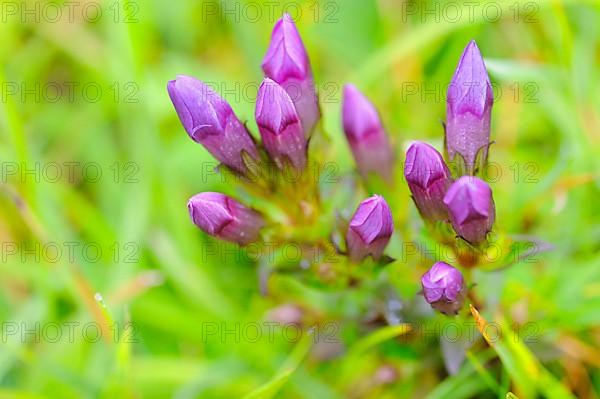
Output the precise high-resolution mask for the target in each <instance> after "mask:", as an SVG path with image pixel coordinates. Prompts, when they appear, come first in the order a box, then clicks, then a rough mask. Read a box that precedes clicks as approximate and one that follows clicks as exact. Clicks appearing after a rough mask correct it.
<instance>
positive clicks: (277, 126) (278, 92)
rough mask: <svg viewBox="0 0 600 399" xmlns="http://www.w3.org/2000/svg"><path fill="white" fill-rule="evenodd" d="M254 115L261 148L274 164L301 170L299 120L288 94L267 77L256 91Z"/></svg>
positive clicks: (303, 142)
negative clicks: (260, 139)
mask: <svg viewBox="0 0 600 399" xmlns="http://www.w3.org/2000/svg"><path fill="white" fill-rule="evenodd" d="M255 116H256V123H257V125H258V130H259V131H260V136H261V137H262V142H263V145H264V147H265V149H266V150H267V152H268V153H269V155H270V156H271V158H272V159H273V160H274V161H275V163H276V164H277V165H278V166H279V167H280V168H282V169H283V168H284V167H285V166H286V164H287V163H290V164H291V165H292V166H294V167H295V168H296V169H299V170H302V169H304V167H305V166H306V151H307V141H306V138H305V137H304V133H303V131H302V123H301V122H300V117H299V115H298V113H297V112H296V108H295V107H294V103H293V102H292V99H291V98H290V96H289V95H288V94H287V92H286V91H285V90H284V89H283V88H282V87H281V86H280V85H279V84H277V83H275V82H274V81H273V80H271V79H269V78H265V80H264V81H263V82H262V84H261V85H260V88H259V89H258V96H257V98H256V112H255Z"/></svg>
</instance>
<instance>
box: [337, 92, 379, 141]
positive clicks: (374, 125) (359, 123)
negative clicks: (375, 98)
mask: <svg viewBox="0 0 600 399" xmlns="http://www.w3.org/2000/svg"><path fill="white" fill-rule="evenodd" d="M342 122H343V125H344V131H345V132H346V136H347V137H348V140H354V141H361V140H365V139H366V138H367V137H368V136H369V135H370V134H378V133H379V132H380V131H381V130H382V125H381V120H380V119H379V114H378V113H377V110H376V109H375V107H374V106H373V104H372V103H371V102H370V101H369V99H367V97H365V95H364V94H362V93H361V92H360V91H359V90H358V89H357V88H356V86H354V85H352V84H347V85H346V86H344V97H343V104H342Z"/></svg>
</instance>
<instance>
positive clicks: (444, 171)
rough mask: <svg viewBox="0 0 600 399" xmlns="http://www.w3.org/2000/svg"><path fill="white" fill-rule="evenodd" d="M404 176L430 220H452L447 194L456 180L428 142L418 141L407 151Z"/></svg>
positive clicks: (422, 213) (426, 218)
mask: <svg viewBox="0 0 600 399" xmlns="http://www.w3.org/2000/svg"><path fill="white" fill-rule="evenodd" d="M404 177H405V178H406V182H407V183H408V187H409V188H410V192H411V193H412V197H413V200H414V201H415V205H416V206H417V208H418V209H419V212H420V213H421V216H422V217H423V219H425V220H427V221H429V222H435V221H445V220H448V212H447V211H446V205H444V195H445V194H446V190H447V189H448V187H450V184H451V183H452V178H451V176H450V170H448V167H447V166H446V164H445V163H444V159H443V158H442V155H441V154H440V153H439V152H437V150H436V149H435V148H433V147H432V146H430V145H429V144H427V143H423V142H421V141H416V142H414V143H413V144H411V145H410V147H409V148H408V151H407V152H406V161H405V162H404Z"/></svg>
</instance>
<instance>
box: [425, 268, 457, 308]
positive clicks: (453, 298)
mask: <svg viewBox="0 0 600 399" xmlns="http://www.w3.org/2000/svg"><path fill="white" fill-rule="evenodd" d="M421 285H422V287H423V295H424V296H425V300H426V301H427V303H429V304H430V305H431V307H432V308H434V309H436V310H438V311H440V312H442V313H444V314H456V313H458V311H459V310H460V308H461V307H462V304H463V300H464V296H465V294H466V292H465V291H466V288H465V281H464V279H463V276H462V273H461V272H460V271H459V270H458V269H456V268H454V267H452V266H450V265H449V264H447V263H445V262H437V263H435V264H434V265H433V266H431V269H429V270H428V271H427V272H426V273H425V274H424V275H423V277H421Z"/></svg>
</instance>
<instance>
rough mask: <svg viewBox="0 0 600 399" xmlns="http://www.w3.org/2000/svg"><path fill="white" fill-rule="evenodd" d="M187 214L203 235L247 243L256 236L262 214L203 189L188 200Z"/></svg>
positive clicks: (258, 233) (261, 223) (260, 225)
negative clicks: (204, 233) (202, 191)
mask: <svg viewBox="0 0 600 399" xmlns="http://www.w3.org/2000/svg"><path fill="white" fill-rule="evenodd" d="M188 210H189V212H190V217H191V218H192V221H193V222H194V224H195V225H196V226H198V227H199V228H200V229H202V230H203V231H204V232H206V233H207V234H210V235H212V236H214V237H218V238H221V239H223V240H226V241H231V242H236V243H238V244H240V245H247V244H249V243H251V242H254V241H257V240H258V239H259V238H260V229H261V228H262V227H263V226H264V221H263V218H262V216H261V215H260V214H259V213H258V212H256V211H254V210H252V209H250V208H248V207H246V206H245V205H243V204H241V203H239V202H238V201H236V200H234V199H232V198H230V197H228V196H226V195H224V194H221V193H214V192H204V193H200V194H196V195H194V196H193V197H192V198H191V199H190V200H189V201H188Z"/></svg>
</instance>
